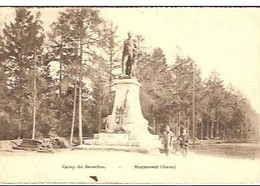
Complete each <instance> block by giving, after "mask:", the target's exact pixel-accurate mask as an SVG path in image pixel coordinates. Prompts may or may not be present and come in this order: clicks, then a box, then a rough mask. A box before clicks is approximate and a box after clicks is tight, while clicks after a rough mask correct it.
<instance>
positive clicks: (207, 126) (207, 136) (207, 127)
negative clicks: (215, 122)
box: [207, 123, 209, 138]
mask: <svg viewBox="0 0 260 186" xmlns="http://www.w3.org/2000/svg"><path fill="white" fill-rule="evenodd" d="M207 138H209V123H207Z"/></svg>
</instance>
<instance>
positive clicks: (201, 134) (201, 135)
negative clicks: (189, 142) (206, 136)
mask: <svg viewBox="0 0 260 186" xmlns="http://www.w3.org/2000/svg"><path fill="white" fill-rule="evenodd" d="M200 139H201V140H203V120H201V129H200Z"/></svg>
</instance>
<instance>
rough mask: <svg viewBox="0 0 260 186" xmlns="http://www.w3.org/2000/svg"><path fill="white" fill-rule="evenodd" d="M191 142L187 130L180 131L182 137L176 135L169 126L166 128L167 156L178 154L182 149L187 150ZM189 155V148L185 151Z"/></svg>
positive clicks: (164, 141) (165, 143)
mask: <svg viewBox="0 0 260 186" xmlns="http://www.w3.org/2000/svg"><path fill="white" fill-rule="evenodd" d="M188 142H189V137H188V134H187V131H186V129H185V128H182V129H181V130H180V135H179V136H177V135H175V134H174V133H173V132H172V131H171V129H170V127H169V126H168V125H166V126H165V130H164V132H163V145H164V149H163V150H164V152H165V154H166V156H169V154H170V152H171V153H176V152H177V151H178V150H181V149H182V148H183V149H184V148H186V147H187V144H188ZM184 150H186V153H187V148H186V149H184Z"/></svg>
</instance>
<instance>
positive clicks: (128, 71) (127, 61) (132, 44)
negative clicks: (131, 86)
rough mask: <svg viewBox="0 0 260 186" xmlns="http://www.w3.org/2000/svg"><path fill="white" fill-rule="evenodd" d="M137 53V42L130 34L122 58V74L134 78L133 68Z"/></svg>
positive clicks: (129, 33) (125, 42)
mask: <svg viewBox="0 0 260 186" xmlns="http://www.w3.org/2000/svg"><path fill="white" fill-rule="evenodd" d="M136 53H137V46H136V41H135V40H134V39H133V37H132V33H131V32H128V39H126V40H125V41H124V48H123V57H122V74H123V75H126V76H132V75H133V72H132V66H133V64H134V58H135V56H136Z"/></svg>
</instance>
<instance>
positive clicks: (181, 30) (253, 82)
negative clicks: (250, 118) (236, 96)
mask: <svg viewBox="0 0 260 186" xmlns="http://www.w3.org/2000/svg"><path fill="white" fill-rule="evenodd" d="M58 10H59V9H57V8H50V9H46V8H45V9H42V20H43V21H44V23H45V27H46V28H47V29H48V27H49V24H50V23H51V22H53V21H54V20H55V18H56V17H57V12H58ZM100 10H101V15H102V16H103V17H104V18H105V20H107V21H109V20H111V21H113V23H114V25H118V35H119V37H120V39H122V40H123V39H126V38H127V32H128V31H131V32H132V33H133V34H134V35H137V34H140V35H142V36H144V37H145V45H146V46H150V47H151V48H153V47H160V48H162V49H163V51H164V53H165V55H166V58H167V61H168V62H169V63H171V62H173V61H174V56H175V54H176V48H177V46H178V47H179V48H181V49H182V52H183V53H184V54H186V55H189V56H190V57H191V58H192V59H194V61H195V62H196V63H197V64H198V66H199V67H200V69H201V75H202V78H206V77H208V76H209V74H210V72H211V71H213V70H216V71H217V72H218V73H219V74H220V77H221V78H222V79H223V80H224V84H225V85H228V84H230V83H231V84H232V85H233V86H234V87H235V88H236V89H239V90H240V91H241V92H242V94H244V95H246V96H247V97H248V98H249V100H250V101H251V103H252V106H253V108H254V109H256V111H257V112H258V113H260V21H259V20H260V9H258V8H100ZM9 14H10V10H9V9H7V8H0V21H1V20H6V19H7V18H10V15H9ZM0 26H1V25H0Z"/></svg>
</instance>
